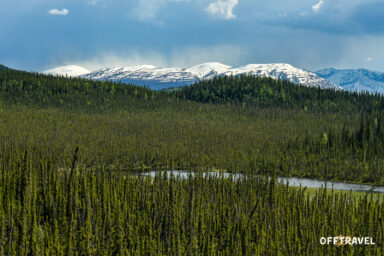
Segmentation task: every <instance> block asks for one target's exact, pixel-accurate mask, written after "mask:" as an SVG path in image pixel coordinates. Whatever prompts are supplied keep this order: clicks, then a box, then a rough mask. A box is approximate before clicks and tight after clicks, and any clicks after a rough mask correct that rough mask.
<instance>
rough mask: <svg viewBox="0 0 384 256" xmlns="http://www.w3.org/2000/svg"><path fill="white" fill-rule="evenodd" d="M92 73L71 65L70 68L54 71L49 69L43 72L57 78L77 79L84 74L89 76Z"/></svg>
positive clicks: (62, 67)
mask: <svg viewBox="0 0 384 256" xmlns="http://www.w3.org/2000/svg"><path fill="white" fill-rule="evenodd" d="M89 72H90V71H89V70H88V69H86V68H83V67H80V66H77V65H69V66H61V67H57V68H54V69H49V70H46V71H43V73H45V74H50V75H55V76H69V77H76V76H81V75H84V74H88V73H89Z"/></svg>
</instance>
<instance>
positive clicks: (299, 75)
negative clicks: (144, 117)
mask: <svg viewBox="0 0 384 256" xmlns="http://www.w3.org/2000/svg"><path fill="white" fill-rule="evenodd" d="M44 73H49V74H54V75H60V74H61V75H68V76H74V77H81V78H86V79H92V80H112V81H117V82H122V83H132V84H136V85H147V86H149V87H150V88H151V89H156V90H159V89H164V88H169V87H179V86H184V85H190V84H193V83H195V82H198V81H201V80H207V79H212V78H213V77H216V76H231V75H233V76H237V75H242V74H247V75H255V76H261V77H271V78H275V79H278V78H280V79H286V80H289V81H290V82H293V83H295V84H300V85H304V86H310V87H320V88H334V89H337V90H341V89H342V88H341V87H340V86H338V85H336V84H334V83H332V82H329V81H327V80H325V79H323V78H320V77H319V76H317V75H316V74H314V73H312V72H309V71H306V70H303V69H299V68H296V67H293V66H292V65H290V64H285V63H273V64H249V65H245V66H240V67H231V66H228V65H224V64H221V63H218V62H209V63H203V64H199V65H196V66H193V67H190V68H186V69H185V68H162V67H156V66H153V65H136V66H131V67H115V68H103V69H100V70H97V71H94V72H89V73H86V69H84V68H82V67H80V66H73V65H72V66H64V67H58V68H55V69H51V70H47V71H45V72H44ZM79 74H80V75H79Z"/></svg>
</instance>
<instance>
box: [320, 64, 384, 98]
mask: <svg viewBox="0 0 384 256" xmlns="http://www.w3.org/2000/svg"><path fill="white" fill-rule="evenodd" d="M315 73H316V74H317V75H318V76H319V77H321V78H324V79H326V80H328V81H330V82H332V83H335V84H338V85H340V86H341V87H343V88H344V89H345V90H348V91H358V92H361V91H367V92H370V93H376V92H379V93H384V73H383V72H377V71H371V70H368V69H334V68H327V69H323V70H319V71H317V72H315Z"/></svg>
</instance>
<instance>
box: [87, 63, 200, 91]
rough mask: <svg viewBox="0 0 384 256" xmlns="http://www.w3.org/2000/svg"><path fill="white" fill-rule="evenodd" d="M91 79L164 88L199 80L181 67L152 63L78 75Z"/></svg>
mask: <svg viewBox="0 0 384 256" xmlns="http://www.w3.org/2000/svg"><path fill="white" fill-rule="evenodd" d="M80 77H81V78H86V79H92V80H112V81H117V82H122V83H131V84H136V85H147V86H149V87H150V88H152V89H164V88H168V87H177V86H183V85H189V84H192V83H194V82H197V81H199V80H200V78H199V77H198V76H196V75H195V74H194V73H191V72H189V71H186V70H185V69H181V68H159V67H155V66H152V65H137V66H132V67H115V68H103V69H100V70H97V71H94V72H91V73H89V74H85V75H82V76H80Z"/></svg>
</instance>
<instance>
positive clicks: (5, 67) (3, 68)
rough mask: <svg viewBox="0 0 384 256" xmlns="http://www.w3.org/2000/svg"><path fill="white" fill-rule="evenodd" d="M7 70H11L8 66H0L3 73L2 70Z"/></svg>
mask: <svg viewBox="0 0 384 256" xmlns="http://www.w3.org/2000/svg"><path fill="white" fill-rule="evenodd" d="M7 69H10V68H9V67H7V66H4V65H1V64H0V71H1V70H7Z"/></svg>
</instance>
